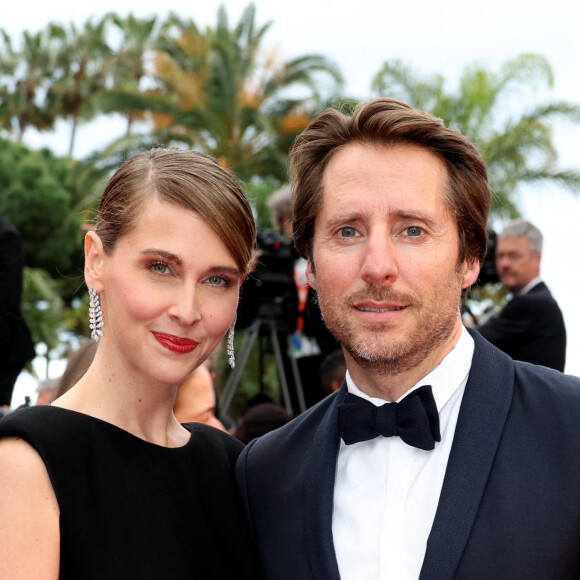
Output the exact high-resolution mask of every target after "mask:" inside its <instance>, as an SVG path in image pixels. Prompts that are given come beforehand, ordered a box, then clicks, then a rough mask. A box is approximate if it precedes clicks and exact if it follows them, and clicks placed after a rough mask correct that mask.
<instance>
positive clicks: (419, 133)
mask: <svg viewBox="0 0 580 580" xmlns="http://www.w3.org/2000/svg"><path fill="white" fill-rule="evenodd" d="M351 143H359V144H363V145H371V146H377V147H389V146H392V145H397V144H410V145H415V146H418V147H423V148H425V149H427V150H429V151H431V152H432V153H434V154H435V155H437V156H438V157H439V158H440V159H441V160H442V161H443V163H444V164H445V167H446V168H447V173H448V181H447V186H446V188H445V192H444V201H445V203H446V205H447V206H448V208H449V210H450V211H451V213H452V214H453V215H454V216H455V220H456V222H457V228H458V233H459V243H460V250H459V256H458V262H459V263H461V262H463V260H464V259H465V258H470V259H473V260H479V262H480V263H481V262H482V261H483V259H484V257H485V252H486V248H487V231H486V225H487V217H488V213H489V206H490V202H491V192H490V189H489V185H488V182H487V170H486V166H485V162H484V161H483V158H482V156H481V155H480V154H479V152H478V151H477V149H476V148H475V147H474V146H473V144H472V143H471V142H470V141H469V139H467V138H466V137H464V136H463V135H461V133H460V132H459V131H457V130H455V129H450V128H447V127H445V125H444V124H443V121H442V120H441V119H438V118H436V117H434V116H433V115H430V114H429V113H426V112H423V111H418V110H415V109H413V108H411V107H409V106H408V105H406V104H405V103H402V102H401V101H397V100H395V99H390V98H378V99H373V100H370V101H367V102H364V103H360V104H359V105H358V106H357V107H356V108H355V109H354V111H353V112H352V114H350V115H348V114H344V113H342V112H341V111H338V110H337V109H334V108H329V109H326V110H324V111H323V112H322V113H320V114H319V115H318V116H317V117H316V118H315V119H313V120H312V121H311V123H310V124H309V125H308V127H306V129H305V130H304V131H303V132H302V133H301V134H300V135H299V136H298V137H297V139H296V141H295V143H294V145H293V147H292V149H291V151H290V155H289V157H288V172H289V175H290V181H291V186H292V195H293V219H292V222H293V232H294V244H295V245H296V248H297V250H298V252H299V253H300V254H301V255H302V256H303V257H305V258H310V259H312V241H313V237H314V223H315V220H316V216H317V214H318V213H319V212H320V209H321V207H322V195H323V191H322V183H323V176H324V171H325V169H326V167H327V165H328V163H329V162H330V160H331V159H332V158H333V156H334V155H335V154H336V153H337V152H338V151H339V150H341V149H342V148H344V147H345V146H346V145H349V144H351Z"/></svg>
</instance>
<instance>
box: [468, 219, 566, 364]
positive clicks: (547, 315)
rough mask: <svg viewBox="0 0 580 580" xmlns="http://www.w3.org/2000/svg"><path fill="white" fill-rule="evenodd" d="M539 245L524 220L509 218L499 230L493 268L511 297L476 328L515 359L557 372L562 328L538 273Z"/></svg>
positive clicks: (563, 350) (559, 313) (563, 352)
mask: <svg viewBox="0 0 580 580" xmlns="http://www.w3.org/2000/svg"><path fill="white" fill-rule="evenodd" d="M542 243H543V236H542V233H541V232H540V230H539V229H538V228H537V227H536V226H535V225H533V224H532V223H530V222H528V221H526V220H515V221H513V222H511V223H509V224H508V225H507V226H506V227H505V228H504V230H503V231H502V232H501V234H500V235H499V237H498V242H497V249H496V253H495V262H496V270H497V274H498V276H499V279H500V281H501V283H502V284H503V286H505V287H506V288H507V289H508V290H509V292H510V293H511V295H512V297H511V299H510V300H509V301H508V302H507V304H506V305H505V307H504V308H503V309H502V310H501V311H500V312H499V313H497V314H496V315H494V316H492V317H491V318H489V319H488V320H486V321H485V322H483V323H482V324H480V325H479V326H478V330H479V331H480V332H481V334H483V336H484V337H485V338H487V340H489V342H491V343H492V344H494V345H495V346H497V348H499V349H501V350H503V351H504V352H505V353H506V354H508V355H509V356H511V357H512V358H513V359H515V360H522V361H526V362H530V363H534V364H538V365H544V366H547V367H550V368H553V369H556V370H558V371H562V372H563V371H564V366H565V364H566V326H565V324H564V317H563V316H562V311H561V310H560V307H559V306H558V303H557V302H556V300H555V299H554V297H553V296H552V294H551V292H550V290H549V289H548V287H547V286H546V284H545V282H544V281H543V280H542V278H541V277H540V262H541V259H542Z"/></svg>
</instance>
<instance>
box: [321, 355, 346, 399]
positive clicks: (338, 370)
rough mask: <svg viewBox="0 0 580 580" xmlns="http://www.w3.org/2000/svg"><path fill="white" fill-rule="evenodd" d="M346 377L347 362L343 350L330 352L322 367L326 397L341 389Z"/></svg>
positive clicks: (322, 379)
mask: <svg viewBox="0 0 580 580" xmlns="http://www.w3.org/2000/svg"><path fill="white" fill-rule="evenodd" d="M345 376H346V361H345V360H344V352H343V351H342V349H338V350H333V351H332V352H329V353H328V354H327V355H326V356H325V357H324V359H323V361H322V364H321V365H320V378H321V381H322V390H323V391H324V394H325V395H330V394H331V393H334V391H338V389H340V387H341V385H342V382H343V381H344V378H345Z"/></svg>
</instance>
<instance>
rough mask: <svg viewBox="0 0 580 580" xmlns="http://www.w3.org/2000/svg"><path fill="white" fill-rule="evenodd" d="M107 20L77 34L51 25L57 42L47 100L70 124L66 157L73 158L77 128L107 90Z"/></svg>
mask: <svg viewBox="0 0 580 580" xmlns="http://www.w3.org/2000/svg"><path fill="white" fill-rule="evenodd" d="M108 24H109V19H108V18H106V17H105V18H102V19H101V20H98V21H96V22H94V21H93V20H88V21H87V22H85V23H84V25H83V27H82V28H81V29H80V30H79V29H77V27H76V26H75V24H74V23H70V25H69V27H68V28H65V27H63V26H59V25H53V34H54V35H55V37H56V38H58V40H59V43H60V44H59V48H58V51H57V54H56V59H55V73H56V74H55V76H56V80H55V82H54V83H53V84H52V85H51V87H50V88H49V90H48V94H47V100H48V102H49V103H50V105H51V107H53V108H54V109H55V110H57V111H58V115H59V116H60V117H63V118H64V119H67V120H68V121H69V122H70V124H71V134H70V142H69V156H72V153H73V150H74V144H75V137H76V132H77V128H78V124H79V122H80V121H81V120H89V119H92V118H93V117H94V116H95V115H96V114H97V110H96V97H97V95H98V94H99V93H100V92H101V91H102V90H103V89H105V87H106V84H107V79H108V75H109V74H110V72H109V67H110V58H109V57H110V55H111V48H110V46H109V44H108V39H107V27H108Z"/></svg>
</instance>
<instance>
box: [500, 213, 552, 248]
mask: <svg viewBox="0 0 580 580" xmlns="http://www.w3.org/2000/svg"><path fill="white" fill-rule="evenodd" d="M522 236H526V238H527V239H528V247H529V248H530V251H532V252H541V251H542V243H543V241H544V236H542V232H541V231H540V230H539V229H538V228H537V227H536V226H535V225H534V224H532V223H530V222H529V221H526V220H514V221H513V222H510V223H509V224H508V225H507V226H506V227H505V228H504V229H503V231H502V232H501V234H500V235H499V239H500V240H503V239H504V238H521V237H522Z"/></svg>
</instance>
